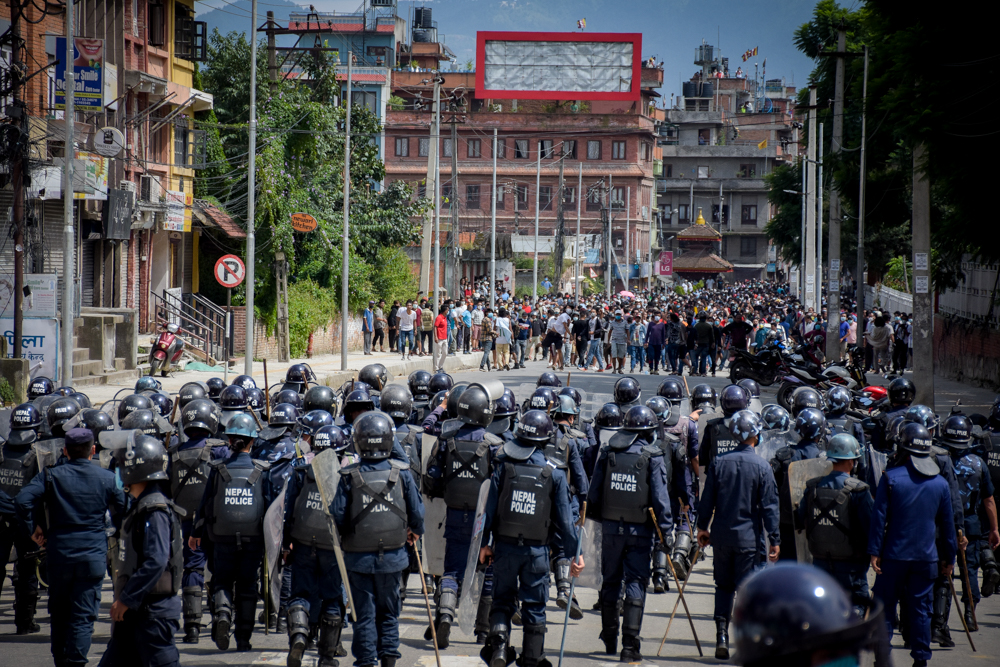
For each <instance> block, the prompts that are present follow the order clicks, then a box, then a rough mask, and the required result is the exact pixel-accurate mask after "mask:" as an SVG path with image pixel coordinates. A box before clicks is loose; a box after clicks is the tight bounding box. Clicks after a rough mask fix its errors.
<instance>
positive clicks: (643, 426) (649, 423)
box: [622, 405, 660, 433]
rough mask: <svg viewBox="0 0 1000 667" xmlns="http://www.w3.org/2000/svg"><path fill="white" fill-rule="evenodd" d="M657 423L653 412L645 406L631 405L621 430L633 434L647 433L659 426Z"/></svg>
mask: <svg viewBox="0 0 1000 667" xmlns="http://www.w3.org/2000/svg"><path fill="white" fill-rule="evenodd" d="M659 423H660V422H659V420H657V418H656V415H655V414H654V413H653V411H652V410H650V409H649V408H647V407H646V406H645V405H633V406H632V407H631V408H629V409H628V412H626V413H625V419H624V421H623V423H622V429H623V430H625V431H633V432H635V433H649V432H650V431H652V430H653V429H655V428H656V427H657V426H659Z"/></svg>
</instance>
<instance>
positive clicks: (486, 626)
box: [476, 595, 493, 645]
mask: <svg viewBox="0 0 1000 667" xmlns="http://www.w3.org/2000/svg"><path fill="white" fill-rule="evenodd" d="M492 606H493V598H492V597H488V596H486V595H484V596H482V597H481V598H479V608H478V609H477V610H476V643H477V644H484V645H485V644H486V638H487V637H489V634H490V607H492Z"/></svg>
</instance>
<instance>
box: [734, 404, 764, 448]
mask: <svg viewBox="0 0 1000 667" xmlns="http://www.w3.org/2000/svg"><path fill="white" fill-rule="evenodd" d="M763 431H764V422H763V421H761V418H760V417H758V416H757V413H755V412H753V411H752V410H739V411H737V412H736V413H735V414H733V416H732V418H730V420H729V432H730V433H732V434H733V437H734V438H736V439H737V440H739V441H740V442H743V443H746V442H750V441H751V440H753V439H754V438H757V437H760V434H761V433H762V432H763Z"/></svg>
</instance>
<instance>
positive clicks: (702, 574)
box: [0, 362, 1000, 667]
mask: <svg viewBox="0 0 1000 667" xmlns="http://www.w3.org/2000/svg"><path fill="white" fill-rule="evenodd" d="M543 370H545V368H544V364H543V363H540V362H539V363H533V364H529V369H528V370H527V371H520V372H510V373H504V372H501V373H491V374H486V373H479V372H469V373H462V374H458V375H456V376H455V378H456V380H464V381H476V380H477V379H480V378H484V377H490V378H497V379H500V380H502V381H503V382H505V383H506V384H507V385H508V386H509V387H511V388H512V389H513V390H514V391H515V393H516V394H517V395H518V399H519V400H520V399H523V398H524V397H525V394H524V393H522V392H521V391H520V388H521V385H522V384H534V380H535V378H537V376H538V374H539V373H540V372H542V371H543ZM560 377H561V379H562V380H563V382H564V383H565V382H566V374H565V373H560ZM635 377H636V378H637V379H638V380H639V382H640V384H641V386H642V388H643V395H644V396H649V395H652V394H653V393H655V391H656V387H657V386H658V385H659V382H661V381H662V380H663V376H659V377H657V376H647V375H637V376H635ZM617 379H618V376H616V375H611V374H609V373H579V372H577V371H574V372H573V375H572V378H571V383H572V384H573V386H576V387H578V388H580V389H581V390H583V391H585V392H587V393H588V394H589V395H590V394H610V393H611V389H612V387H613V385H614V382H615V380H617ZM697 382H707V383H708V384H710V385H712V386H714V387H716V388H717V389H721V387H723V386H725V385H726V384H727V383H728V380H727V379H725V378H724V377H722V376H721V374H720V376H719V377H717V378H712V377H708V378H691V379H690V380H689V385H690V386H691V388H692V389H693V387H694V384H696V383H697ZM936 394H937V401H938V402H937V408H938V410H939V411H946V409H947V408H946V407H945V406H946V405H953V404H954V401H955V400H957V399H961V400H962V402H963V404H964V405H966V406H969V407H970V408H971V409H972V410H975V411H985V410H986V409H987V408H988V407H989V405H990V404H991V403H992V398H993V394H991V393H989V392H986V391H983V390H979V389H975V388H969V387H965V386H962V385H959V384H957V383H948V382H946V381H941V380H938V382H937V384H936ZM773 396H774V392H773V390H768V389H767V388H765V390H764V396H763V401H764V403H768V402H770V401H771V400H773ZM595 398H599V397H595ZM707 555H708V559H707V560H703V561H701V562H700V563H699V564H698V565H696V567H695V568H694V571H693V573H692V575H691V580H690V582H689V583H688V588H687V594H686V598H687V601H688V606H689V607H690V609H691V613H692V616H693V619H694V628H695V630H696V631H697V633H698V637H699V638H700V640H701V645H702V649H703V650H704V652H705V657H703V658H699V656H698V650H697V647H696V646H695V641H694V638H693V635H692V632H691V627H690V626H689V624H688V623H687V620H686V618H684V616H683V607H681V608H680V609H679V611H678V615H677V617H676V618H675V619H674V621H673V624H672V625H671V627H670V635H669V637H668V639H667V642H666V644H665V645H664V646H663V651H662V657H661V658H656V657H655V656H656V652H657V646H658V645H659V643H660V638H661V637H662V636H663V632H664V630H665V628H666V626H667V622H668V619H669V618H670V612H671V610H672V609H673V607H674V604H675V601H676V598H677V596H676V592H675V591H676V586H672V591H671V592H669V593H666V594H663V595H655V594H653V593H652V589H650V593H649V595H648V597H647V601H646V614H645V617H644V620H643V631H642V653H643V655H644V656H646V658H645V660H644V664H684V663H697V662H702V663H706V664H718V663H719V661H716V660H715V659H714V658H713V657H711V656H713V655H714V642H715V634H714V633H715V629H714V623H713V622H712V606H713V600H712V595H713V591H714V588H713V584H712V576H711V549H709V550H708V554H707ZM8 573H9V569H8ZM418 585H419V582H418V581H417V580H416V578H415V577H414V578H411V580H410V590H409V595H408V597H407V599H406V601H405V602H404V603H403V612H402V616H401V618H400V635H401V642H400V644H401V645H400V651H401V652H402V654H403V658H402V660H400V661H399V662H398V663H397V664H398V665H399V666H400V667H410V666H413V665H417V666H420V667H432V666H433V665H435V658H434V652H433V649H432V648H431V646H430V643H429V642H426V641H424V639H423V633H424V629H425V628H426V626H427V613H426V610H425V607H424V601H423V599H422V597H421V596H420V591H419V588H418ZM959 585H960V584H959V583H958V582H957V581H956V586H959ZM551 594H552V602H551V603H550V605H549V614H548V621H549V632H548V634H547V636H546V642H545V645H546V651H547V652H548V658H549V659H550V660H551V661H552V663H553V665H555V664H556V661H557V658H558V652H559V643H560V638H561V631H562V622H563V618H564V612H561V611H560V610H559V609H558V608H557V607H556V606H555V602H554V599H555V589H554V587H553V589H552V591H551ZM578 598H579V600H580V604H581V606H582V607H583V608H584V609H585V610H586V611H585V616H584V618H583V620H581V621H570V624H569V628H568V632H567V636H566V652H565V658H564V664H567V665H605V664H608V665H610V664H618V663H617V660H618V658H617V656H607V655H604V652H603V644H602V643H601V642H600V640H599V639H598V633H599V632H600V615H599V613H598V612H595V611H590V608H591V606H592V605H593V603H594V602H595V601H596V599H597V593H596V591H593V590H589V589H578ZM111 602H112V596H111V585H110V581H106V582H105V589H104V595H103V599H102V608H101V613H100V618H99V620H98V622H97V624H96V626H95V634H94V645H93V648H92V650H91V654H90V658H91V660H92V661H93V664H96V662H97V661H99V659H100V656H101V654H102V653H103V650H104V645H105V644H106V643H107V641H108V637H109V634H110V623H109V616H108V614H109V609H110V606H111ZM977 615H978V619H979V627H980V630H979V632H977V633H973V635H972V638H973V641H974V642H975V643H976V648H977V649H978V652H976V653H973V652H972V650H971V649H970V647H969V644H968V642H967V641H966V639H965V637H964V633H963V632H962V628H961V621H960V620H959V616H958V614H957V613H956V611H955V610H954V609H953V611H952V614H951V632H952V636H953V637H954V639H955V641H956V643H957V646H956V647H955V648H952V649H936V650H935V651H934V657H933V660H932V664H934V665H942V666H949V667H950V666H954V667H959V666H961V667H966V666H967V665H970V664H976V663H977V662H979V661H984V662H983V663H982V664H990V663H992V664H998V663H997V661H998V660H1000V631H998V628H1000V595H997V596H994V597H991V598H989V599H986V600H983V602H982V603H981V605H980V607H979V609H978V612H977ZM204 620H205V622H206V623H207V622H208V617H207V616H205V619H204ZM38 621H39V622H40V623H41V624H42V632H41V633H39V634H35V635H30V636H27V637H23V636H22V637H19V636H16V635H14V634H13V632H14V624H13V592H12V590H11V587H10V585H9V583H8V585H7V586H5V587H4V589H3V592H2V595H0V644H3V646H2V648H0V655H2V656H3V657H2V659H0V664H3V665H43V664H50V661H51V658H50V655H49V645H48V625H47V622H48V613H47V611H46V610H45V598H44V597H43V599H42V600H41V602H40V604H39V617H38ZM350 636H351V631H350V630H349V629H348V630H346V631H345V636H344V638H345V642H346V643H347V645H348V646H349V642H350ZM287 641H288V640H287V637H285V636H282V635H276V634H274V633H272V634H270V635H267V636H265V635H264V634H263V629H262V628H261V627H260V626H258V628H257V631H256V634H255V635H254V637H253V640H252V643H253V647H254V648H253V650H252V651H251V652H248V653H242V654H241V653H236V652H235V651H233V650H230V651H228V652H226V653H220V652H218V651H217V650H216V649H215V645H214V644H213V643H212V642H211V640H210V639H208V638H207V634H206V638H205V639H203V640H202V642H201V643H200V644H198V645H196V646H189V645H185V644H180V643H178V646H179V647H180V650H181V662H182V664H184V665H198V666H209V665H284V664H285V655H286V653H285V652H286V650H287ZM513 642H514V643H515V645H517V646H518V647H519V646H520V632H519V631H517V630H515V632H514V637H513ZM893 645H894V647H895V649H896V650H894V651H893V657H894V659H895V661H896V664H898V665H904V664H909V663H910V658H909V655H908V654H907V653H906V652H904V651H903V650H902V648H901V646H902V644H901V640H900V639H899V637H898V635H897V637H896V638H895V640H894V642H893ZM479 648H480V647H479V646H478V645H476V643H475V641H474V639H473V638H470V637H467V636H465V635H463V634H462V633H461V631H459V630H458V628H457V627H456V628H455V629H454V630H453V632H452V645H451V646H450V647H449V648H448V649H447V650H446V651H443V652H442V660H441V662H442V665H443V666H444V667H466V666H468V667H473V666H478V665H482V664H483V663H482V661H481V660H480V659H479ZM352 663H353V660H352V659H351V658H350V657H347V658H342V659H341V664H342V665H350V664H352ZM303 664H305V665H309V666H310V667H311V666H312V665H315V653H312V652H310V653H309V654H307V660H306V661H305V662H304V663H303Z"/></svg>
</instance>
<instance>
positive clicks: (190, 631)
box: [181, 586, 201, 644]
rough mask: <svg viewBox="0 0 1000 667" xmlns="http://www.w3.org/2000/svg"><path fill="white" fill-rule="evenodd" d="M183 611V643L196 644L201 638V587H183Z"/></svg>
mask: <svg viewBox="0 0 1000 667" xmlns="http://www.w3.org/2000/svg"><path fill="white" fill-rule="evenodd" d="M181 592H182V595H183V598H182V599H181V607H182V608H183V610H184V643H185V644H197V643H198V639H199V637H200V636H201V587H200V586H185V587H184V589H183V590H182V591H181Z"/></svg>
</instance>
